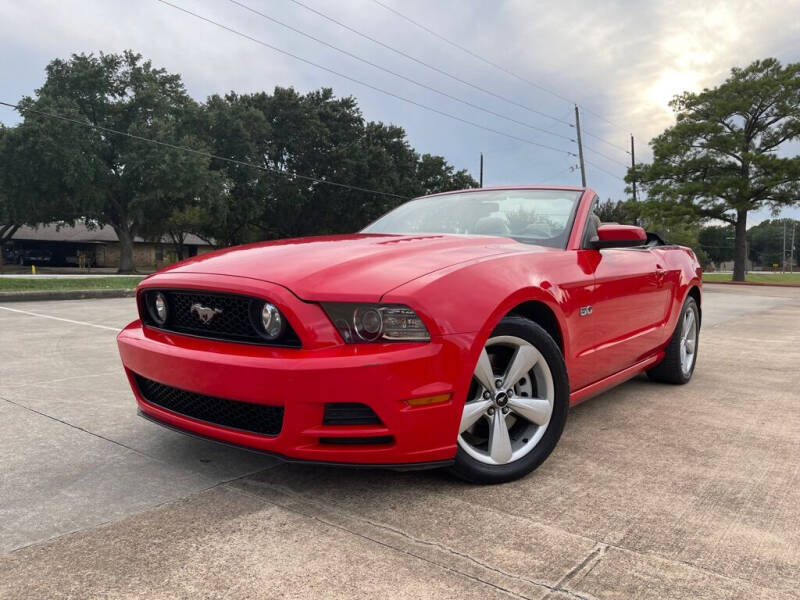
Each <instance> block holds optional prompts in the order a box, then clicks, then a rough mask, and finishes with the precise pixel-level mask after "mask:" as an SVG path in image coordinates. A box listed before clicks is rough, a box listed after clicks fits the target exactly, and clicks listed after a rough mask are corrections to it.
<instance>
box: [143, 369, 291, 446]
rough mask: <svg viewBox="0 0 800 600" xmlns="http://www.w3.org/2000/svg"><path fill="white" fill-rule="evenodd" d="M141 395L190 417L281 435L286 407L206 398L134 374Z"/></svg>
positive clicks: (231, 426)
mask: <svg viewBox="0 0 800 600" xmlns="http://www.w3.org/2000/svg"><path fill="white" fill-rule="evenodd" d="M134 379H135V380H136V385H137V387H138V388H139V393H140V394H141V395H142V397H143V398H144V399H145V400H147V401H148V402H149V403H150V404H155V405H156V406H160V407H161V408H165V409H167V410H168V411H170V412H174V413H178V414H181V415H184V416H186V417H191V418H193V419H198V420H200V421H206V422H208V423H212V424H214V425H222V426H223V427H230V428H232V429H241V430H243V431H250V432H253V433H260V434H263V435H278V434H279V433H280V432H281V426H282V425H283V407H282V406H269V405H266V404H253V403H252V402H239V401H237V400H226V399H225V398H215V397H213V396H204V395H203V394H196V393H195V392H189V391H186V390H181V389H179V388H174V387H171V386H168V385H164V384H163V383H158V382H157V381H153V380H152V379H147V378H146V377H142V376H141V375H137V374H134Z"/></svg>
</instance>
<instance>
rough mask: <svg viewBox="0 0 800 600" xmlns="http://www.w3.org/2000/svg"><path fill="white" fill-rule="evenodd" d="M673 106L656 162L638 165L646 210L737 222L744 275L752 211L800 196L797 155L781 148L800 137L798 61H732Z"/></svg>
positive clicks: (739, 268)
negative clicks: (714, 81)
mask: <svg viewBox="0 0 800 600" xmlns="http://www.w3.org/2000/svg"><path fill="white" fill-rule="evenodd" d="M671 106H672V108H673V110H674V111H675V113H676V123H675V125H673V126H672V127H670V128H669V129H667V130H666V131H664V133H662V134H661V135H659V136H657V137H656V138H654V139H653V140H652V141H651V146H652V148H653V162H652V163H651V164H639V165H636V167H635V173H636V175H637V177H636V178H637V182H639V183H640V184H641V185H642V187H644V189H645V190H646V192H647V194H648V202H647V203H646V204H645V206H644V210H645V214H650V215H661V216H662V218H663V215H665V214H669V215H670V217H671V218H673V219H679V220H682V221H683V222H685V223H691V222H696V221H698V220H709V219H716V220H720V221H723V222H726V223H730V224H731V225H733V226H734V230H735V253H734V257H735V267H734V280H737V281H741V280H743V279H744V268H745V266H744V263H745V236H746V231H747V215H748V213H749V212H750V211H753V210H757V209H760V208H764V207H770V208H772V209H779V208H780V207H781V206H786V205H791V204H795V203H797V202H798V201H799V200H800V157H798V156H793V157H789V156H784V155H783V152H784V151H785V149H786V145H787V143H788V142H790V141H792V140H795V139H797V138H798V137H800V63H794V64H788V65H786V66H782V65H781V64H780V62H778V61H777V60H775V59H771V58H770V59H766V60H760V61H756V62H754V63H752V64H751V65H750V66H748V67H746V68H744V69H741V68H734V69H732V71H731V75H730V77H728V79H727V80H725V82H723V83H722V84H721V85H719V86H718V87H716V88H713V89H704V90H703V91H702V92H700V93H691V92H684V93H683V94H681V95H679V96H676V97H675V98H674V99H673V100H672V102H671ZM633 173H634V169H632V170H630V171H629V173H628V177H627V179H628V181H631V180H632V177H633Z"/></svg>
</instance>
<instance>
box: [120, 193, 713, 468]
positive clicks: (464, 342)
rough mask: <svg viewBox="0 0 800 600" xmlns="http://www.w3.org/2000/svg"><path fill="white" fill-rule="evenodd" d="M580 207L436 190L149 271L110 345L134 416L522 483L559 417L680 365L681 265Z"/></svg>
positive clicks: (688, 296)
mask: <svg viewBox="0 0 800 600" xmlns="http://www.w3.org/2000/svg"><path fill="white" fill-rule="evenodd" d="M597 203H598V198H597V195H596V194H595V192H594V191H593V190H591V189H583V188H571V187H514V188H494V189H478V190H464V191H460V192H450V193H446V194H438V195H434V196H428V197H424V198H418V199H415V200H412V201H410V202H407V203H406V204H403V205H401V206H400V207H399V208H397V209H395V210H394V211H392V212H390V213H388V214H387V215H385V216H384V217H382V218H380V219H378V220H377V221H376V222H375V223H373V224H372V225H370V226H369V227H367V228H365V229H364V230H363V231H361V232H360V233H357V234H353V235H337V236H326V237H311V238H305V239H292V240H283V241H276V242H265V243H258V244H250V245H247V246H241V247H238V248H231V249H226V250H220V251H216V252H212V253H209V254H206V255H204V256H202V257H198V258H193V259H190V260H187V261H184V262H182V263H179V264H178V265H175V266H172V267H169V268H167V269H164V270H163V271H160V272H159V273H156V274H155V275H152V276H150V277H148V278H147V279H145V280H143V281H142V282H141V284H140V285H139V287H138V290H137V300H136V301H137V303H138V308H139V315H140V319H139V320H137V321H135V322H133V323H131V324H130V325H128V327H126V328H125V329H124V330H123V331H122V332H121V333H120V334H119V337H118V342H119V349H120V353H121V356H122V362H123V364H124V367H125V370H126V373H127V375H128V378H129V380H130V383H131V386H132V388H133V391H134V394H135V396H136V399H137V402H138V406H139V410H140V412H141V414H142V415H143V416H145V417H146V418H148V419H151V420H153V421H155V422H157V423H160V424H162V425H165V426H168V427H172V428H175V429H178V430H180V431H184V432H187V433H191V434H194V435H199V436H204V437H209V438H212V439H215V440H218V441H223V442H228V443H233V444H238V445H241V446H246V447H248V448H251V449H256V450H262V451H266V452H270V453H275V454H278V455H280V456H282V457H284V458H286V459H288V460H301V461H313V462H326V463H335V464H358V465H373V466H388V467H398V468H409V467H411V468H420V467H438V466H448V467H450V468H451V469H452V470H453V471H454V472H455V473H456V474H458V475H459V476H461V477H463V478H465V479H468V480H470V481H474V482H481V483H496V482H502V481H509V480H512V479H515V478H517V477H520V476H523V475H525V474H526V473H528V472H530V471H532V470H533V469H535V468H536V467H537V466H538V465H540V464H541V463H542V461H544V460H545V459H546V458H547V456H548V455H549V454H550V453H551V451H552V450H553V448H554V447H555V445H556V443H557V442H558V440H559V438H560V436H561V432H562V430H563V428H564V424H565V422H566V418H567V412H568V408H569V406H570V405H574V404H576V403H578V402H581V401H583V400H586V399H587V398H589V397H591V396H593V395H595V394H597V393H599V392H601V391H603V390H606V389H608V388H610V387H612V386H614V385H617V384H619V383H621V382H623V381H625V380H627V379H629V378H631V377H633V376H635V375H637V374H639V373H641V372H646V373H647V374H648V375H649V376H650V377H651V378H652V379H655V380H657V381H663V382H669V383H678V384H681V383H686V382H688V381H689V380H690V378H691V377H692V373H693V370H694V367H695V364H696V357H697V350H698V334H699V329H700V317H701V281H700V275H701V270H700V265H699V264H698V262H697V259H696V257H695V255H694V253H693V252H692V251H691V250H690V249H689V248H684V247H681V246H674V245H668V244H665V243H664V242H662V241H661V240H660V239H658V238H657V237H656V236H649V235H647V234H646V233H645V232H644V231H643V230H642V229H641V228H639V227H635V226H627V225H618V224H602V223H600V222H599V219H598V217H597V216H596V214H595V209H596V207H597Z"/></svg>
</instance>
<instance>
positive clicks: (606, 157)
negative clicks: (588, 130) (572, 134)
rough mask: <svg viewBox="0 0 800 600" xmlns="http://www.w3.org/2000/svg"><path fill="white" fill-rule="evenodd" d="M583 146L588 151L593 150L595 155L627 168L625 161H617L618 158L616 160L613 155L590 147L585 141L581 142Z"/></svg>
mask: <svg viewBox="0 0 800 600" xmlns="http://www.w3.org/2000/svg"><path fill="white" fill-rule="evenodd" d="M582 133H585V132H582ZM583 147H584V149H585V150H589V151H591V152H594V153H595V154H597V156H602V157H603V158H605V159H606V160H609V161H611V162H613V163H616V164H618V165H620V166H622V167H625V168H626V169H627V168H628V165H627V163H624V162H622V161H619V160H617V159H616V158H614V157H613V156H609V155H608V154H604V153H603V152H600V151H599V150H596V149H595V148H592V147H591V146H589V145H588V144H586V143H585V142H584V144H583Z"/></svg>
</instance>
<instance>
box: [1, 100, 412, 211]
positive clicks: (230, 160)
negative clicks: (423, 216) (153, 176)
mask: <svg viewBox="0 0 800 600" xmlns="http://www.w3.org/2000/svg"><path fill="white" fill-rule="evenodd" d="M0 105H3V106H7V107H9V108H13V109H15V110H17V111H19V112H20V113H34V114H37V115H42V116H44V117H49V118H51V119H58V120H60V121H66V122H68V123H75V124H76V125H81V126H83V127H89V128H90V129H96V130H98V131H104V132H106V133H113V134H114V135H121V136H125V137H127V138H131V139H134V140H139V141H142V142H148V143H150V144H155V145H157V146H163V147H165V148H171V149H173V150H182V151H184V152H189V153H191V154H196V155H198V156H204V157H206V158H213V159H216V160H221V161H223V162H227V163H231V164H235V165H240V166H243V167H252V168H253V169H258V170H260V171H266V172H268V173H277V174H278V175H282V176H283V177H288V178H292V179H302V180H303V181H310V182H313V183H319V184H324V185H332V186H335V187H338V188H345V189H349V190H355V191H358V192H366V193H368V194H376V195H378V196H389V197H391V198H399V199H401V200H410V198H409V197H407V196H400V195H399V194H392V193H390V192H381V191H378V190H371V189H369V188H363V187H359V186H357V185H349V184H346V183H338V182H336V181H329V180H327V179H319V178H318V177H310V176H308V175H299V174H298V173H289V172H287V171H283V170H281V169H276V168H274V167H265V166H263V165H257V164H254V163H251V162H247V161H244V160H238V159H235V158H228V157H225V156H220V155H219V154H212V153H210V152H204V151H203V150H197V149H196V148H189V147H188V146H179V145H178V144H170V143H169V142H162V141H160V140H154V139H152V138H147V137H144V136H141V135H136V134H134V133H128V132H127V131H119V130H118V129H112V128H111V127H104V126H103V125H96V124H94V123H88V122H86V121H81V120H79V119H73V118H72V117H66V116H64V115H59V114H57V113H51V112H47V111H44V110H38V109H36V108H26V107H23V106H21V105H19V104H11V103H10V102H3V101H0Z"/></svg>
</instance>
